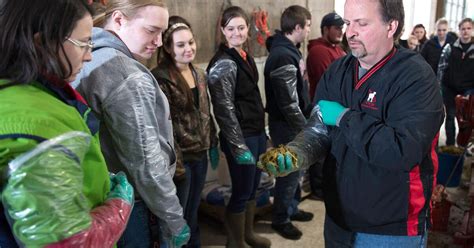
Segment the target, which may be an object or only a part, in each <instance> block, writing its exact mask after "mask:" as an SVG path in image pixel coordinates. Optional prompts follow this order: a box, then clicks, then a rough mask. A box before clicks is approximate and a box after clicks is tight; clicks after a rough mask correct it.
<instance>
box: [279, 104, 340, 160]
mask: <svg viewBox="0 0 474 248" xmlns="http://www.w3.org/2000/svg"><path fill="white" fill-rule="evenodd" d="M330 145H331V142H330V139H329V134H328V130H327V128H326V126H325V125H324V124H323V121H322V119H321V113H320V111H319V106H317V105H316V106H315V107H314V108H313V110H312V111H311V116H310V118H309V119H308V122H307V123H306V126H305V127H304V128H303V130H302V131H301V132H299V133H298V135H296V137H295V139H293V141H291V142H290V143H288V144H287V147H288V148H289V149H291V150H292V151H294V152H295V153H296V156H297V158H298V167H299V168H300V169H307V168H309V166H311V165H313V164H319V165H321V164H322V163H323V162H324V160H325V158H326V154H327V153H328V152H329V148H330Z"/></svg>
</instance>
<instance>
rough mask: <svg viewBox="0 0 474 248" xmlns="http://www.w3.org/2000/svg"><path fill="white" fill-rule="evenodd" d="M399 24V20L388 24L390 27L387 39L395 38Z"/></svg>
mask: <svg viewBox="0 0 474 248" xmlns="http://www.w3.org/2000/svg"><path fill="white" fill-rule="evenodd" d="M398 24H399V23H398V21H397V20H391V21H390V22H389V23H388V27H387V30H388V33H387V38H393V36H394V35H395V32H397V28H398Z"/></svg>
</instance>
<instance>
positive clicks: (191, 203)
mask: <svg viewBox="0 0 474 248" xmlns="http://www.w3.org/2000/svg"><path fill="white" fill-rule="evenodd" d="M184 167H185V169H186V177H187V179H185V181H188V187H187V188H188V191H187V197H186V199H187V201H186V204H185V205H183V206H184V207H183V211H184V219H185V220H186V222H187V223H188V226H189V228H190V230H191V238H190V239H189V241H188V245H187V246H186V247H201V238H200V231H199V225H198V210H199V205H200V204H201V192H202V189H203V188H204V183H205V182H206V173H207V154H204V156H203V157H202V159H201V160H199V161H192V162H185V163H184Z"/></svg>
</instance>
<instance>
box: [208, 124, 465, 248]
mask: <svg viewBox="0 0 474 248" xmlns="http://www.w3.org/2000/svg"><path fill="white" fill-rule="evenodd" d="M440 133H441V135H440V140H439V144H440V145H444V144H445V139H446V138H445V135H444V125H443V126H442V127H441V129H440ZM471 161H472V157H470V158H467V159H466V160H465V167H464V168H465V169H464V171H463V176H462V183H463V182H469V179H470V178H471V175H470V170H469V169H467V168H470V164H471ZM462 183H461V184H462ZM448 192H449V194H450V195H451V196H452V197H453V199H452V200H453V202H455V203H456V205H457V206H455V207H452V208H451V214H450V221H449V225H448V231H447V232H430V233H429V235H428V248H461V247H462V246H459V245H455V244H453V239H452V237H453V234H454V233H455V232H456V231H459V230H460V227H461V222H462V218H463V215H464V211H466V210H467V209H469V205H470V199H469V197H468V196H467V193H468V190H467V188H466V187H465V188H448ZM299 206H300V208H301V209H303V210H305V211H308V212H311V213H313V214H314V219H313V220H312V221H310V222H293V223H294V225H296V226H297V227H298V228H299V229H300V230H301V231H302V232H303V236H302V237H301V239H300V240H297V241H293V240H288V239H285V238H282V237H281V236H280V235H278V234H277V233H275V232H274V231H273V229H271V226H270V225H271V216H270V213H266V214H264V215H263V216H262V217H260V218H257V222H256V224H255V229H256V231H257V232H258V233H259V234H261V235H263V236H265V237H267V238H269V239H270V240H271V241H272V247H275V248H289V247H303V248H305V247H308V248H320V247H321V248H322V247H324V237H323V227H324V215H325V209H324V203H323V202H321V201H316V200H312V199H310V198H306V199H305V200H303V201H302V202H301V203H300V205H299ZM199 225H200V227H201V240H202V247H204V248H217V247H225V244H226V233H225V229H224V226H223V225H222V224H221V222H220V221H217V220H216V219H213V218H211V217H209V216H207V215H205V214H202V213H201V214H200V216H199Z"/></svg>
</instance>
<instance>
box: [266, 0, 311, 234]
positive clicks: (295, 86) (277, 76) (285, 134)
mask: <svg viewBox="0 0 474 248" xmlns="http://www.w3.org/2000/svg"><path fill="white" fill-rule="evenodd" d="M280 22H281V31H279V30H277V31H276V34H275V35H273V36H272V37H270V38H269V39H268V40H267V49H268V50H269V52H270V54H269V56H268V59H267V61H266V63H265V69H264V75H265V93H266V97H267V107H266V110H267V112H268V125H269V128H270V137H271V139H272V142H273V145H274V146H275V147H277V146H279V145H281V144H286V143H288V142H289V141H291V140H292V139H293V138H294V137H295V136H296V134H297V133H298V132H299V131H301V129H303V126H304V125H305V124H306V118H307V117H308V116H309V113H310V111H311V102H310V99H309V92H308V81H307V80H306V79H305V73H306V68H305V65H306V64H305V62H304V60H303V57H302V55H301V52H300V51H299V50H298V48H297V45H298V44H300V43H301V42H303V41H304V40H305V39H306V38H307V36H308V34H309V31H310V25H311V14H310V12H309V11H308V10H307V9H305V8H303V7H301V6H298V5H293V6H290V7H288V8H287V9H285V11H283V14H282V16H281V20H280ZM299 179H300V172H299V171H297V172H294V173H291V174H289V175H288V176H286V177H279V178H277V179H276V184H275V193H274V202H273V209H272V214H273V216H272V228H273V229H274V230H275V231H277V232H278V233H279V234H280V235H282V236H283V237H285V238H288V239H293V240H296V239H299V238H300V237H301V235H302V233H301V231H300V230H298V229H297V228H296V227H295V226H293V224H291V221H290V220H299V221H310V220H311V219H312V218H313V214H312V213H307V212H304V211H302V210H298V204H299V201H300V195H301V192H300V189H299Z"/></svg>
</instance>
